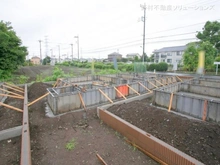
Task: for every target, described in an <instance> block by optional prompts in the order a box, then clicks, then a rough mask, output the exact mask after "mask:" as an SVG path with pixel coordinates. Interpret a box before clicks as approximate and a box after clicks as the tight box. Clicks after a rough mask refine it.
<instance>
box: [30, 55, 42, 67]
mask: <svg viewBox="0 0 220 165" xmlns="http://www.w3.org/2000/svg"><path fill="white" fill-rule="evenodd" d="M31 62H32V63H33V64H34V65H40V57H37V56H34V57H32V58H31Z"/></svg>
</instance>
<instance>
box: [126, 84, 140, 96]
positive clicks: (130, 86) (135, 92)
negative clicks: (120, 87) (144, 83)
mask: <svg viewBox="0 0 220 165" xmlns="http://www.w3.org/2000/svg"><path fill="white" fill-rule="evenodd" d="M127 87H128V88H130V89H131V90H132V91H133V92H135V93H137V94H138V95H139V96H140V93H138V92H137V91H136V90H135V89H134V88H132V87H131V86H129V85H128V84H127Z"/></svg>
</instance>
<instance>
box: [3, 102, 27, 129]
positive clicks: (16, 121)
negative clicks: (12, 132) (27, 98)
mask: <svg viewBox="0 0 220 165" xmlns="http://www.w3.org/2000/svg"><path fill="white" fill-rule="evenodd" d="M4 103H5V104H8V105H11V106H14V107H16V108H20V109H23V100H21V99H14V98H7V99H6V100H5V102H4ZM21 124H22V113H21V112H18V111H15V110H11V109H9V108H6V107H3V106H0V131H1V130H4V129H8V128H12V127H16V126H19V125H21Z"/></svg>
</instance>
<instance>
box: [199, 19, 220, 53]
mask: <svg viewBox="0 0 220 165" xmlns="http://www.w3.org/2000/svg"><path fill="white" fill-rule="evenodd" d="M196 37H197V38H198V39H200V40H201V42H206V41H209V42H210V43H211V44H212V45H213V46H214V47H215V48H216V49H217V50H218V51H220V22H218V21H214V22H210V21H207V22H206V24H205V26H204V28H203V31H202V32H198V33H197V35H196Z"/></svg>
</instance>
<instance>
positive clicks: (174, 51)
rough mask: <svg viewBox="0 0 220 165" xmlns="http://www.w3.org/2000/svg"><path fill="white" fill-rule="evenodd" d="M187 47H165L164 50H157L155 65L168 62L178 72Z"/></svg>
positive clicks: (155, 52)
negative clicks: (177, 69)
mask: <svg viewBox="0 0 220 165" xmlns="http://www.w3.org/2000/svg"><path fill="white" fill-rule="evenodd" d="M186 48H187V46H186V45H184V46H172V47H164V48H162V49H158V50H155V51H154V52H153V53H154V63H159V62H166V63H168V64H171V65H173V66H174V70H176V66H177V64H179V63H180V62H181V60H182V57H183V53H184V51H185V50H186Z"/></svg>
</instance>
